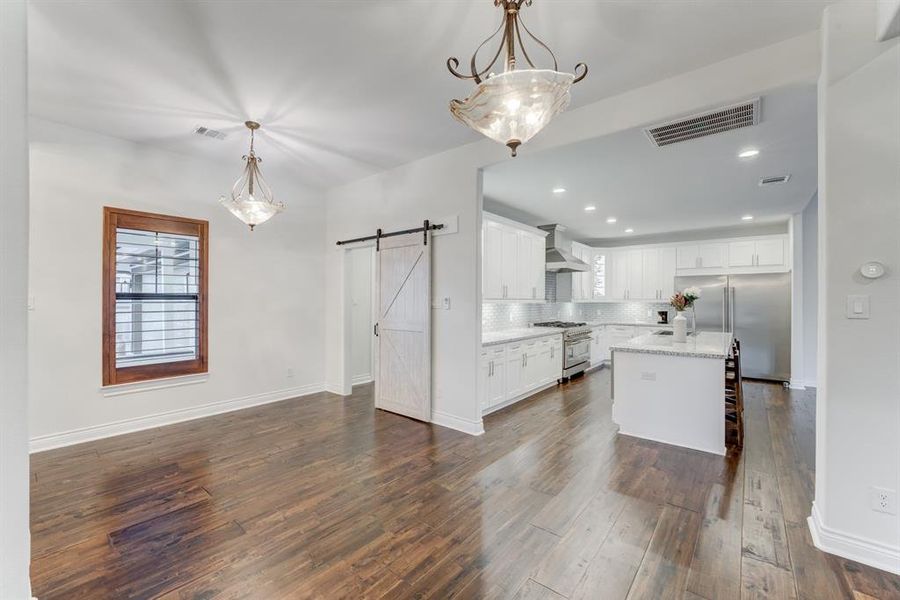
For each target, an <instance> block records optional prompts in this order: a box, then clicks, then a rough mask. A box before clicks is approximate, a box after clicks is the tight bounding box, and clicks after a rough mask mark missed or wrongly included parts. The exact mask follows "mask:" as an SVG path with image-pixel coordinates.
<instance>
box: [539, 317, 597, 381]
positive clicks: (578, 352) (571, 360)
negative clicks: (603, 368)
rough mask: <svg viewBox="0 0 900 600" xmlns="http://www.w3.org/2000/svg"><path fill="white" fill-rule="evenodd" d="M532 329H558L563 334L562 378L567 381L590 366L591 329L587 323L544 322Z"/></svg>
mask: <svg viewBox="0 0 900 600" xmlns="http://www.w3.org/2000/svg"><path fill="white" fill-rule="evenodd" d="M533 326H534V327H559V328H560V329H565V331H564V332H563V364H562V378H563V379H569V378H571V377H572V376H573V375H578V374H579V373H582V372H584V371H586V370H587V369H588V368H589V367H590V366H591V328H590V327H588V325H587V323H573V322H571V321H546V322H544V323H534V324H533Z"/></svg>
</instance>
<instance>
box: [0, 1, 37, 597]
mask: <svg viewBox="0 0 900 600" xmlns="http://www.w3.org/2000/svg"><path fill="white" fill-rule="evenodd" d="M25 13H26V11H25V2H24V1H23V0H4V1H3V2H0V77H2V82H0V133H2V137H0V181H2V182H3V184H2V186H0V598H4V599H9V600H22V599H24V598H30V597H31V585H30V583H29V580H28V565H29V562H30V554H31V548H30V544H31V538H30V536H29V533H28V481H29V474H28V404H27V398H28V395H27V379H26V374H27V351H26V350H27V348H26V344H27V329H26V315H25V305H26V295H27V290H28V154H27V152H25V148H26V147H27V145H28V128H27V116H26V115H27V114H28V97H27V89H28V85H27V65H28V62H27V59H26V46H27V44H26V32H27V26H26V16H25Z"/></svg>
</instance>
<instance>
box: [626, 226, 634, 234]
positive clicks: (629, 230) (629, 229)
mask: <svg viewBox="0 0 900 600" xmlns="http://www.w3.org/2000/svg"><path fill="white" fill-rule="evenodd" d="M625 233H634V229H632V228H631V227H629V228H628V229H626V230H625Z"/></svg>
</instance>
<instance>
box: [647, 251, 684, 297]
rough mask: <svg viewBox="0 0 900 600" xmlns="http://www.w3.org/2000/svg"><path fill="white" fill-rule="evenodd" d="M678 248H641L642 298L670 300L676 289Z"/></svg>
mask: <svg viewBox="0 0 900 600" xmlns="http://www.w3.org/2000/svg"><path fill="white" fill-rule="evenodd" d="M675 261H676V250H675V248H672V247H659V248H646V249H644V250H641V267H642V269H641V298H642V299H644V300H668V299H669V297H670V296H671V295H672V294H673V293H674V290H675Z"/></svg>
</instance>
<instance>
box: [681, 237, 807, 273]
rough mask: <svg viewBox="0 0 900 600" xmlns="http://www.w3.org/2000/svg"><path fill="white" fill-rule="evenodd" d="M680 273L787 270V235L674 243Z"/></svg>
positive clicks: (788, 263)
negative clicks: (676, 246)
mask: <svg viewBox="0 0 900 600" xmlns="http://www.w3.org/2000/svg"><path fill="white" fill-rule="evenodd" d="M676 263H677V269H678V274H680V275H691V274H697V275H700V274H703V275H728V274H749V273H779V272H785V271H790V270H791V259H790V253H789V251H788V236H787V235H784V234H781V235H767V236H760V237H748V238H736V239H731V240H718V241H713V242H703V243H691V244H682V245H679V246H678V254H677V261H676Z"/></svg>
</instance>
